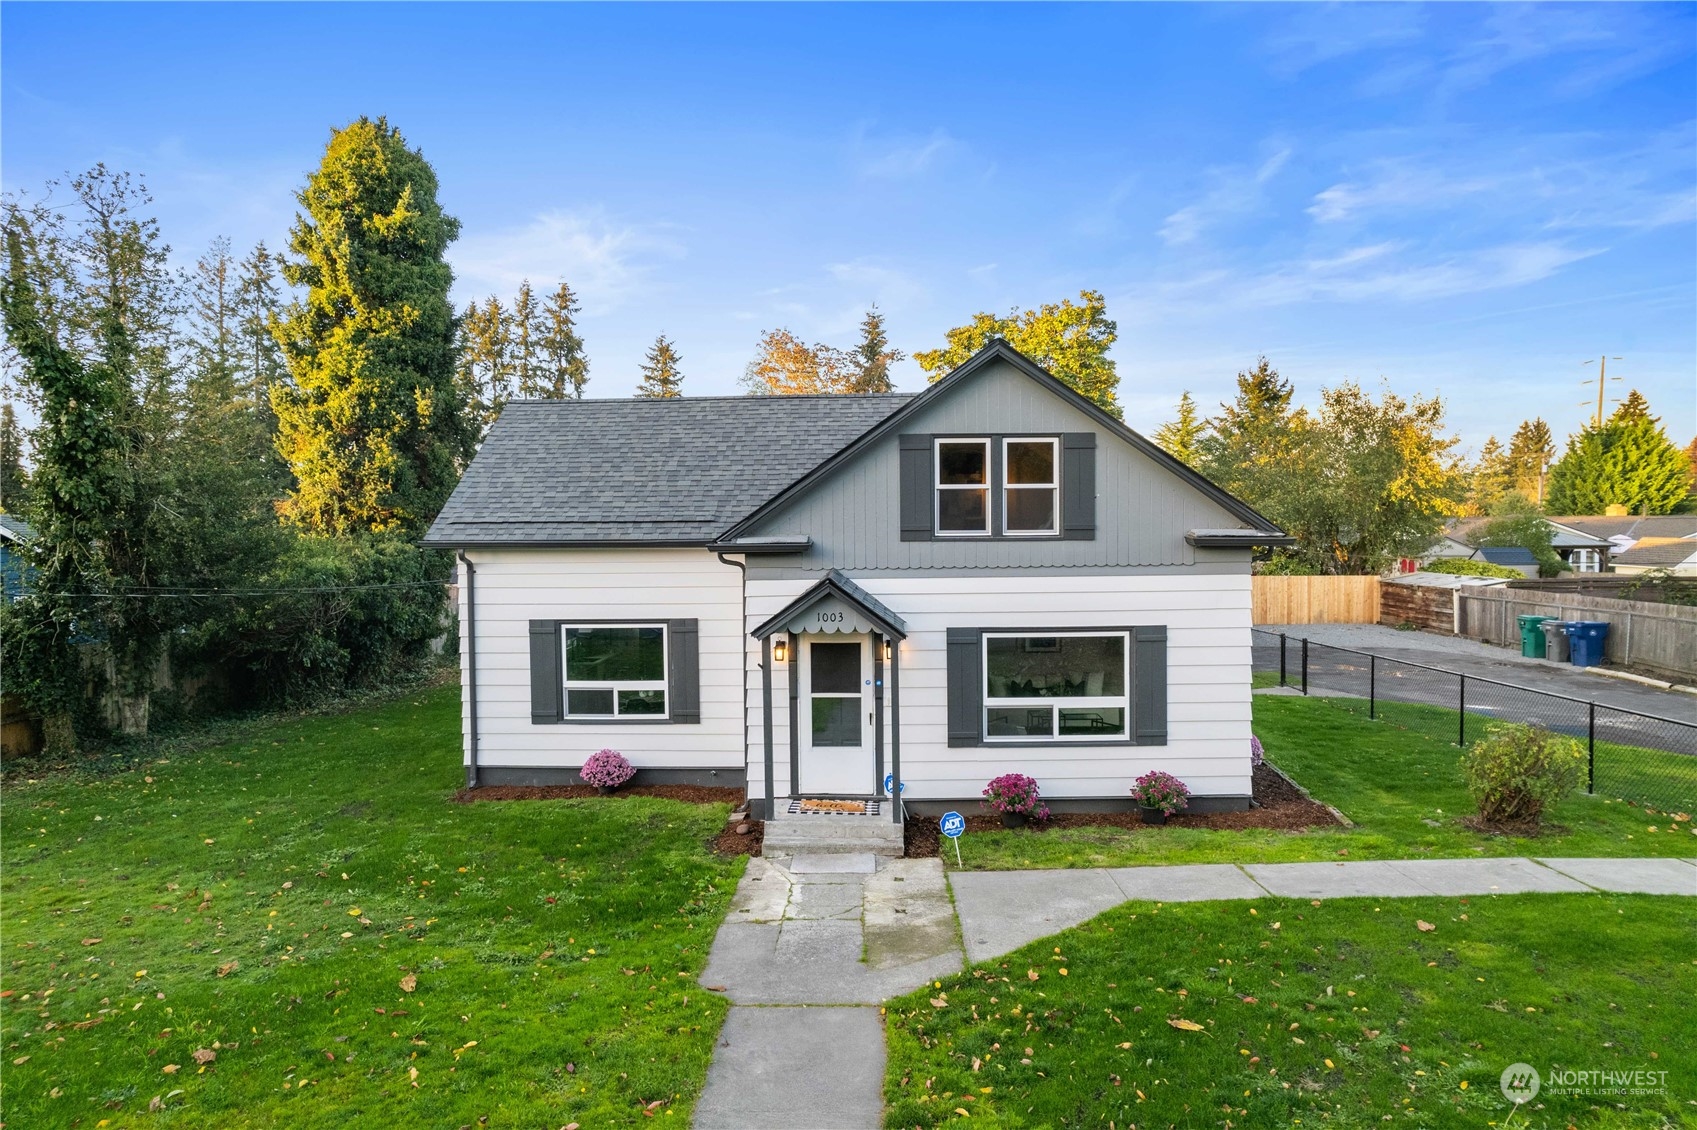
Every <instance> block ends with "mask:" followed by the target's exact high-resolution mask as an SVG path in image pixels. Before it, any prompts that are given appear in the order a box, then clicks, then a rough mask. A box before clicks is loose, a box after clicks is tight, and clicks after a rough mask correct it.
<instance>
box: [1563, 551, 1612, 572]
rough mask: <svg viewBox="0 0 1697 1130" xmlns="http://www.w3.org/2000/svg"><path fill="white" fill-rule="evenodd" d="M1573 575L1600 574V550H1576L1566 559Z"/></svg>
mask: <svg viewBox="0 0 1697 1130" xmlns="http://www.w3.org/2000/svg"><path fill="white" fill-rule="evenodd" d="M1568 563H1569V564H1570V565H1572V566H1573V571H1574V572H1575V573H1601V572H1602V571H1603V551H1602V550H1600V549H1576V550H1574V551H1573V553H1572V554H1571V555H1570V556H1569V558H1568Z"/></svg>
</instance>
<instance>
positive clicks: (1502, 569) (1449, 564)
mask: <svg viewBox="0 0 1697 1130" xmlns="http://www.w3.org/2000/svg"><path fill="white" fill-rule="evenodd" d="M1420 571H1421V572H1423V573H1449V574H1452V575H1453V576H1457V577H1502V578H1503V579H1504V580H1509V581H1524V580H1525V579H1526V574H1525V573H1522V572H1521V571H1520V570H1519V569H1513V568H1510V567H1509V566H1507V565H1493V564H1491V563H1490V562H1489V561H1473V560H1471V559H1469V558H1466V557H1440V558H1438V559H1437V560H1436V561H1428V562H1426V564H1424V565H1422V566H1420Z"/></svg>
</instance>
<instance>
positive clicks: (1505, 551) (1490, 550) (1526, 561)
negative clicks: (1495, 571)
mask: <svg viewBox="0 0 1697 1130" xmlns="http://www.w3.org/2000/svg"><path fill="white" fill-rule="evenodd" d="M1473 560H1475V561H1484V562H1486V563H1487V564H1490V565H1502V566H1506V567H1507V568H1510V569H1519V570H1520V571H1521V572H1522V573H1524V574H1526V575H1527V576H1528V577H1536V576H1537V575H1538V558H1537V557H1536V556H1534V555H1533V553H1532V551H1531V550H1530V549H1527V548H1526V547H1525V546H1521V545H1482V546H1480V547H1479V548H1478V549H1476V550H1474V551H1473Z"/></svg>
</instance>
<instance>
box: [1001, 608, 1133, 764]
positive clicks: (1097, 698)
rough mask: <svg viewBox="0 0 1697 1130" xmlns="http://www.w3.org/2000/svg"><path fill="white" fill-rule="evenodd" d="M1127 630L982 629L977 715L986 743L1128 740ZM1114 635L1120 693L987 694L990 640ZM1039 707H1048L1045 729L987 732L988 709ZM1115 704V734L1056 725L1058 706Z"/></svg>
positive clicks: (1129, 641)
mask: <svg viewBox="0 0 1697 1130" xmlns="http://www.w3.org/2000/svg"><path fill="white" fill-rule="evenodd" d="M1131 635H1132V634H1131V632H1129V631H1125V630H1113V629H1101V628H1097V629H1089V628H1074V629H1062V630H1056V631H1052V632H1051V631H1045V632H1037V631H1021V632H985V633H983V635H982V636H981V638H980V639H979V643H978V647H979V672H980V675H979V677H980V678H981V679H982V680H983V681H984V685H983V692H984V708H983V711H982V712H981V713H980V715H979V718H978V725H979V728H980V733H982V735H983V741H984V742H985V744H987V745H993V744H1004V743H1013V744H1016V745H1018V744H1031V743H1041V744H1044V745H1080V744H1090V743H1101V742H1126V741H1130V740H1131V724H1132V722H1131V648H1132V639H1131ZM1107 637H1116V638H1118V639H1120V640H1122V641H1124V645H1125V646H1124V648H1123V649H1122V650H1121V652H1120V656H1121V660H1122V662H1123V663H1124V670H1123V671H1122V672H1121V678H1120V686H1121V687H1123V688H1124V693H1123V694H1118V695H1086V696H1079V697H1072V698H1024V697H1022V698H993V697H991V695H990V641H991V640H993V639H1001V640H1009V639H1011V640H1026V639H1045V640H1046V639H1069V638H1107ZM1043 707H1050V708H1052V709H1051V711H1050V715H1049V721H1050V725H1049V731H1050V732H1049V733H1048V734H1047V735H1044V734H998V735H995V736H992V735H991V733H990V711H992V710H1040V709H1042V708H1043ZM1104 707H1105V708H1109V709H1112V708H1115V707H1117V708H1119V709H1120V710H1121V711H1123V713H1122V714H1121V715H1120V717H1121V718H1123V719H1124V720H1125V724H1124V726H1123V727H1122V728H1121V730H1120V732H1119V733H1117V734H1101V735H1098V736H1095V737H1092V736H1089V735H1086V734H1062V733H1061V732H1060V731H1061V727H1060V712H1061V711H1062V710H1093V709H1101V708H1104Z"/></svg>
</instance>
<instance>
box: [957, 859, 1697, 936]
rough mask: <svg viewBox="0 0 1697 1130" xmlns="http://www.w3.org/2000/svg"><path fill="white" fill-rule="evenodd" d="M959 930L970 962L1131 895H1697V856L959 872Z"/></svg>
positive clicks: (1175, 898) (1182, 898) (1189, 898)
mask: <svg viewBox="0 0 1697 1130" xmlns="http://www.w3.org/2000/svg"><path fill="white" fill-rule="evenodd" d="M949 883H950V885H951V886H952V887H953V888H954V892H955V910H956V912H957V913H958V914H959V915H960V923H961V936H962V939H963V940H964V942H965V944H966V956H967V958H968V959H969V960H971V961H986V960H988V959H990V958H992V957H1000V956H1001V955H1002V954H1004V953H1010V952H1012V951H1013V950H1016V949H1018V948H1019V947H1021V946H1023V945H1026V944H1027V943H1029V942H1034V941H1036V940H1037V939H1038V938H1043V937H1047V936H1048V935H1050V934H1054V933H1057V932H1059V931H1061V930H1065V929H1067V928H1069V927H1072V926H1077V925H1078V924H1079V923H1081V922H1087V921H1089V920H1090V919H1092V918H1094V917H1096V915H1098V914H1100V913H1102V912H1103V911H1104V910H1107V909H1108V908H1110V907H1113V906H1118V905H1119V904H1120V903H1122V902H1127V901H1130V900H1132V899H1140V900H1147V901H1150V902H1201V901H1204V900H1208V899H1253V898H1261V897H1263V896H1267V895H1274V896H1279V897H1284V898H1351V897H1363V896H1365V897H1383V898H1397V897H1403V896H1410V895H1506V894H1523V893H1527V892H1556V893H1559V892H1564V891H1567V892H1575V891H1579V892H1582V891H1592V890H1596V891H1614V892H1623V893H1626V892H1636V893H1644V894H1661V895H1697V860H1686V859H1524V858H1514V857H1510V858H1501V859H1416V860H1385V861H1373V862H1360V863H1250V864H1244V865H1242V866H1239V865H1237V864H1232V863H1208V864H1193V865H1190V866H1179V867H1112V868H1099V867H1098V868H1090V869H1079V870H1064V871H956V872H953V873H951V874H950V876H949Z"/></svg>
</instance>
